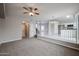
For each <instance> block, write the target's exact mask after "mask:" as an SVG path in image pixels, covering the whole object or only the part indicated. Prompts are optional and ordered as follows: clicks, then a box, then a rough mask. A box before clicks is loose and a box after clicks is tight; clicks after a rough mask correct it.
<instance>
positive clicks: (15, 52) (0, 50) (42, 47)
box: [0, 38, 79, 56]
mask: <svg viewBox="0 0 79 59" xmlns="http://www.w3.org/2000/svg"><path fill="white" fill-rule="evenodd" d="M0 55H1V56H79V51H77V50H74V49H70V48H67V47H63V46H60V45H56V44H54V43H52V44H51V43H48V42H46V41H42V40H38V39H35V38H31V39H23V40H19V41H14V42H9V43H5V44H2V45H1V46H0Z"/></svg>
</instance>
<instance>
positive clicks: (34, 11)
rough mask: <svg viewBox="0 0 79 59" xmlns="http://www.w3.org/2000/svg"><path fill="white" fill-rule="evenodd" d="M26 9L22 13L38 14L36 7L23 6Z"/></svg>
mask: <svg viewBox="0 0 79 59" xmlns="http://www.w3.org/2000/svg"><path fill="white" fill-rule="evenodd" d="M23 8H24V9H25V10H26V11H25V12H24V14H29V15H30V16H34V15H39V12H38V8H33V7H23Z"/></svg>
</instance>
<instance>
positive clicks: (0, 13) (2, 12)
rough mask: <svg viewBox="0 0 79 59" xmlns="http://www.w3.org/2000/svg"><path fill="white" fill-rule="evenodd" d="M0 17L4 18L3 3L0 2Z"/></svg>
mask: <svg viewBox="0 0 79 59" xmlns="http://www.w3.org/2000/svg"><path fill="white" fill-rule="evenodd" d="M0 18H5V4H4V3H0Z"/></svg>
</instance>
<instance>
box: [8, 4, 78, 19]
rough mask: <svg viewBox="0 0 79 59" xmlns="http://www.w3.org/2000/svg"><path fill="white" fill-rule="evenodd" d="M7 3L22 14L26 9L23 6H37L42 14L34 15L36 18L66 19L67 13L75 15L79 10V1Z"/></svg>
mask: <svg viewBox="0 0 79 59" xmlns="http://www.w3.org/2000/svg"><path fill="white" fill-rule="evenodd" d="M7 5H8V6H11V7H12V8H13V9H15V10H18V12H19V13H20V14H22V12H23V11H25V10H24V9H22V7H23V6H26V7H27V6H32V7H37V8H38V9H39V12H40V15H39V16H34V17H32V19H36V20H50V19H53V18H60V19H63V20H64V18H65V19H66V16H67V15H74V14H75V13H77V12H79V3H35V4H34V3H33V4H31V3H23V4H22V3H19V4H18V3H16V4H14V3H13V4H7ZM16 13H17V12H16ZM22 15H23V14H22ZM23 16H24V15H23ZM27 17H29V16H27ZM62 17H63V18H62ZM71 19H72V18H71Z"/></svg>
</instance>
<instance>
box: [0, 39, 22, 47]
mask: <svg viewBox="0 0 79 59" xmlns="http://www.w3.org/2000/svg"><path fill="white" fill-rule="evenodd" d="M21 39H22V38H18V39H13V40H6V41H2V42H0V45H1V44H3V43H8V42H12V41H17V40H21Z"/></svg>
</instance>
